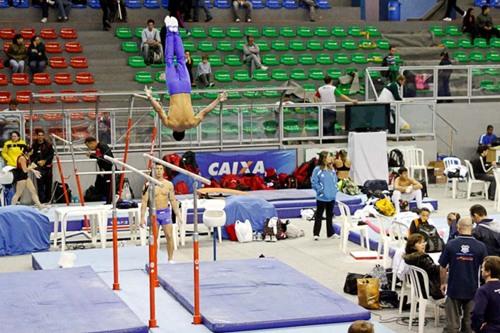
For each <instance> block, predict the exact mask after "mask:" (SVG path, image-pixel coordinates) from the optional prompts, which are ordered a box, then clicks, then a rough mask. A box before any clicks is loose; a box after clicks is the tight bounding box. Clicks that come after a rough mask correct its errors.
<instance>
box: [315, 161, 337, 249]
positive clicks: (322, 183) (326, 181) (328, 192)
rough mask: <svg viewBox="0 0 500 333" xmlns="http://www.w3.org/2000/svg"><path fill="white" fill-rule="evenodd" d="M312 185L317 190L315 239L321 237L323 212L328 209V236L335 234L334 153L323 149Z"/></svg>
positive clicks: (335, 175) (335, 190) (335, 185)
mask: <svg viewBox="0 0 500 333" xmlns="http://www.w3.org/2000/svg"><path fill="white" fill-rule="evenodd" d="M311 185H312V188H313V189H314V191H315V192H316V214H315V215H314V216H315V217H314V229H313V235H314V240H318V239H319V234H320V232H321V222H322V220H323V213H324V212H325V210H326V236H327V237H328V238H330V237H332V236H333V235H334V231H333V221H332V219H333V205H334V203H335V197H336V196H337V174H336V173H335V169H334V167H333V154H332V153H330V152H328V151H322V152H321V153H320V154H319V160H318V166H317V167H315V168H314V170H313V173H312V175H311Z"/></svg>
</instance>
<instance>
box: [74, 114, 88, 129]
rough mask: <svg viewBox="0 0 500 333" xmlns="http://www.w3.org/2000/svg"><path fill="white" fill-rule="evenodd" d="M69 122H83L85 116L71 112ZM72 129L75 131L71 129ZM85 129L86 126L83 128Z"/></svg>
mask: <svg viewBox="0 0 500 333" xmlns="http://www.w3.org/2000/svg"><path fill="white" fill-rule="evenodd" d="M70 118H71V120H85V114H84V113H83V112H73V113H71V115H70ZM73 129H75V128H74V127H73ZM85 129H87V126H85Z"/></svg>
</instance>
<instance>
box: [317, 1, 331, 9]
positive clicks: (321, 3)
mask: <svg viewBox="0 0 500 333" xmlns="http://www.w3.org/2000/svg"><path fill="white" fill-rule="evenodd" d="M316 4H317V5H318V7H319V9H330V8H332V6H331V5H330V2H329V0H316Z"/></svg>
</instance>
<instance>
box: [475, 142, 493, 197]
mask: <svg viewBox="0 0 500 333" xmlns="http://www.w3.org/2000/svg"><path fill="white" fill-rule="evenodd" d="M477 154H478V156H477V157H476V158H475V159H473V160H472V161H470V163H471V164H472V170H473V171H474V176H475V177H476V179H479V180H484V181H487V182H490V187H489V188H488V198H489V199H490V200H495V193H496V192H495V191H496V189H497V183H496V181H495V176H493V175H492V172H493V170H494V169H495V167H496V163H495V162H493V163H488V162H486V155H488V146H479V147H477Z"/></svg>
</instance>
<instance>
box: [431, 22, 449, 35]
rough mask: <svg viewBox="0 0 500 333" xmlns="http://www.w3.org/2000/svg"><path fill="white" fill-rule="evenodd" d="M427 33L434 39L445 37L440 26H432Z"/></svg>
mask: <svg viewBox="0 0 500 333" xmlns="http://www.w3.org/2000/svg"><path fill="white" fill-rule="evenodd" d="M429 32H430V33H431V34H433V35H434V36H435V37H443V36H445V35H446V33H445V31H444V29H443V27H442V26H439V25H433V26H431V27H430V28H429Z"/></svg>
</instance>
